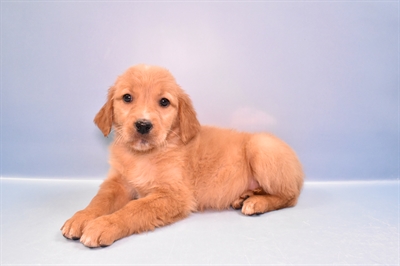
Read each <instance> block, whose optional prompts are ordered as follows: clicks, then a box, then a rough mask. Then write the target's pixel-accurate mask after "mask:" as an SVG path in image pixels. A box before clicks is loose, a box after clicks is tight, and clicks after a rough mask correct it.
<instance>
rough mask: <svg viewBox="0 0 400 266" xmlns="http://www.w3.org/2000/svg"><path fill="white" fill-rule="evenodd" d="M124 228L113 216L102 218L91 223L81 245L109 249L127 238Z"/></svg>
mask: <svg viewBox="0 0 400 266" xmlns="http://www.w3.org/2000/svg"><path fill="white" fill-rule="evenodd" d="M123 231H124V230H123V228H122V227H121V225H119V224H118V221H116V220H114V219H112V216H110V215H107V216H102V217H99V218H97V219H95V220H93V221H90V222H89V223H88V224H87V226H86V227H85V229H84V230H83V234H82V237H81V240H80V241H81V243H82V244H84V245H85V246H87V247H91V248H94V247H107V246H109V245H111V244H112V243H114V241H115V240H118V239H120V238H122V237H123V236H125V235H126V234H124V232H123Z"/></svg>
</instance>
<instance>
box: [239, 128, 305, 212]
mask: <svg viewBox="0 0 400 266" xmlns="http://www.w3.org/2000/svg"><path fill="white" fill-rule="evenodd" d="M246 153H247V158H248V160H249V164H250V168H251V175H252V176H253V178H254V179H255V181H256V182H257V183H258V184H259V186H260V187H261V188H262V191H265V192H264V194H258V195H257V194H254V195H249V197H247V198H246V199H245V200H244V201H243V202H242V213H244V214H245V215H253V214H259V213H265V212H268V211H273V210H278V209H282V208H285V207H292V206H294V205H295V204H296V203H297V199H298V197H299V194H300V191H301V187H302V185H303V176H304V174H303V171H302V169H301V164H300V162H299V160H298V159H297V156H296V154H295V153H294V151H293V150H292V149H291V148H290V147H289V146H288V145H287V144H286V143H284V142H283V141H281V140H279V139H278V138H276V137H274V136H272V135H267V134H256V135H253V136H252V138H251V139H250V140H249V142H248V143H247V146H246Z"/></svg>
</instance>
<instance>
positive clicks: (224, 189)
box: [62, 65, 303, 247]
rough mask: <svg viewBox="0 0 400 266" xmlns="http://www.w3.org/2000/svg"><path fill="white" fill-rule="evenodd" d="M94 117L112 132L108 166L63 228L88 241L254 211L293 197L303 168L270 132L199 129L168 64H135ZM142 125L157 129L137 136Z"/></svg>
mask: <svg viewBox="0 0 400 266" xmlns="http://www.w3.org/2000/svg"><path fill="white" fill-rule="evenodd" d="M126 95H129V96H126ZM161 99H163V100H161ZM165 99H167V100H168V101H166V100H165ZM161 101H164V104H165V102H167V104H166V106H163V105H162V104H161ZM94 121H95V123H96V124H97V126H98V127H99V128H100V130H101V131H102V132H103V134H104V135H105V136H107V135H108V134H109V133H110V132H111V129H112V128H114V131H115V139H114V142H113V144H112V145H111V148H110V150H111V156H110V157H111V158H110V165H111V169H110V172H109V174H108V177H107V179H106V180H105V181H104V182H103V184H102V185H101V187H100V189H99V192H98V193H97V195H96V196H95V197H94V198H93V200H92V201H91V202H90V204H89V205H88V206H87V207H86V208H85V209H84V210H81V211H78V212H77V213H76V214H75V215H74V216H72V218H71V219H69V220H67V221H66V222H65V224H64V225H63V227H62V234H63V235H64V236H65V237H66V238H69V239H80V241H81V242H82V243H83V244H84V245H85V246H88V247H98V246H108V245H111V244H112V243H113V242H114V241H115V240H117V239H120V238H122V237H125V236H128V235H131V234H134V233H140V232H143V231H148V230H153V229H154V228H156V227H159V226H163V225H166V224H170V223H173V222H175V221H177V220H180V219H182V218H185V217H186V216H188V215H189V214H190V213H191V212H195V211H198V210H204V209H208V208H212V209H218V210H221V209H227V208H229V207H230V206H232V207H233V208H235V209H241V211H242V213H243V214H245V215H253V214H260V213H264V212H268V211H273V210H277V209H281V208H285V207H291V206H294V205H295V204H296V203H297V199H298V197H299V194H300V190H301V187H302V185H303V172H302V169H301V165H300V163H299V161H298V159H297V157H296V155H295V153H294V152H293V151H292V149H291V148H290V147H289V146H288V145H287V144H285V143H284V142H283V141H281V140H279V139H278V138H276V137H274V136H272V135H270V134H266V133H259V134H250V133H240V132H236V131H234V130H228V129H220V128H215V127H209V126H200V124H199V122H198V120H197V118H196V113H195V111H194V109H193V107H192V103H191V101H190V99H189V97H188V96H187V95H186V94H185V93H184V92H183V90H182V89H181V88H180V87H179V86H178V85H177V83H176V82H175V79H174V78H173V76H172V75H171V74H170V73H169V72H168V71H167V70H165V69H163V68H160V67H155V66H146V65H138V66H134V67H131V68H129V69H128V70H127V71H126V72H125V73H124V74H123V75H121V76H120V77H118V79H117V81H116V82H115V84H114V85H113V86H112V87H111V88H110V90H109V93H108V100H107V102H106V104H105V105H104V106H103V108H102V109H101V110H100V111H99V113H98V114H97V115H96V117H95V120H94ZM138 121H145V122H146V123H151V129H149V128H150V126H148V128H147V129H146V128H144V127H143V126H142V128H141V129H140V130H142V131H145V132H140V130H139V128H140V127H141V126H140V125H139V126H137V124H136V123H137V122H138ZM145 125H147V124H145ZM147 131H148V132H147Z"/></svg>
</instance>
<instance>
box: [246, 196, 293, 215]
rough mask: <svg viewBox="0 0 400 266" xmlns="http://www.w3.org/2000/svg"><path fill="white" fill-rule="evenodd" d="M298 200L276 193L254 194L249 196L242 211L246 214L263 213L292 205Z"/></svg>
mask: <svg viewBox="0 0 400 266" xmlns="http://www.w3.org/2000/svg"><path fill="white" fill-rule="evenodd" d="M295 204H296V200H290V201H288V200H287V199H285V198H283V197H279V196H276V195H267V194H265V195H253V196H250V197H248V198H247V199H246V200H245V201H244V202H243V206H242V213H243V214H245V215H254V214H262V213H265V212H269V211H274V210H278V209H282V208H285V207H291V206H294V205H295Z"/></svg>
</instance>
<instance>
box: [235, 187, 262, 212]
mask: <svg viewBox="0 0 400 266" xmlns="http://www.w3.org/2000/svg"><path fill="white" fill-rule="evenodd" d="M265 194H267V193H266V192H265V191H264V190H263V189H262V188H261V187H258V188H256V189H254V190H247V191H245V192H244V193H243V194H242V195H240V197H239V198H238V199H236V200H235V201H233V202H232V204H231V206H232V208H234V209H235V210H240V209H241V208H242V207H243V203H244V202H245V201H246V200H247V199H248V198H250V197H252V196H254V195H265Z"/></svg>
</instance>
